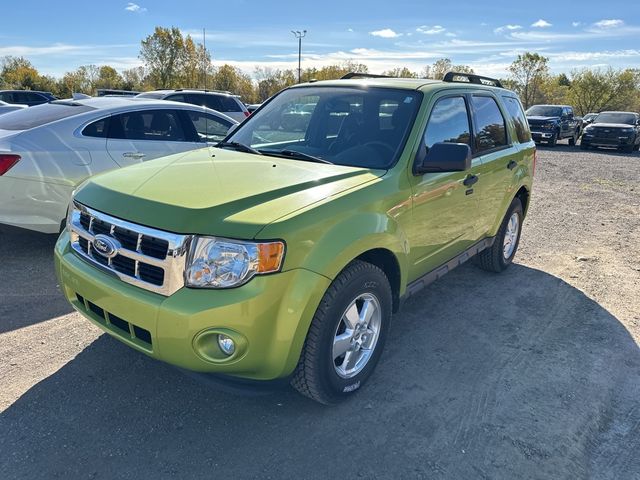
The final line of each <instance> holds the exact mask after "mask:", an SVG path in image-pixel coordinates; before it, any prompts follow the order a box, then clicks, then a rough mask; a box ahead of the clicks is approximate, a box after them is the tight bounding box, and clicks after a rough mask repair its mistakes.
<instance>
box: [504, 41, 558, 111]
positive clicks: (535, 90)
mask: <svg viewBox="0 0 640 480" xmlns="http://www.w3.org/2000/svg"><path fill="white" fill-rule="evenodd" d="M548 64H549V59H548V58H547V57H543V56H541V55H539V54H537V53H531V52H525V53H523V54H522V55H518V57H517V58H516V59H515V60H514V61H513V63H512V64H511V65H510V66H509V72H511V76H512V79H513V80H514V84H515V90H516V92H518V94H519V95H520V99H521V100H522V103H523V104H524V108H529V107H530V106H531V105H533V104H535V103H536V102H537V101H538V99H539V96H540V86H541V84H542V83H543V82H544V81H545V79H546V77H547V75H548V73H549V66H548Z"/></svg>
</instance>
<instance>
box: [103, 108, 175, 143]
mask: <svg viewBox="0 0 640 480" xmlns="http://www.w3.org/2000/svg"><path fill="white" fill-rule="evenodd" d="M109 123H110V125H109V138H121V139H126V140H160V141H165V142H166V141H170V142H184V141H185V135H184V132H183V130H182V126H181V124H180V117H179V116H178V112H177V111H175V110H144V111H138V112H127V113H122V114H120V115H115V116H113V117H112V118H111V121H110V122H109Z"/></svg>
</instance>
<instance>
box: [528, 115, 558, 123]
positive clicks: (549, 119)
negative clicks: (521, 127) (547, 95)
mask: <svg viewBox="0 0 640 480" xmlns="http://www.w3.org/2000/svg"><path fill="white" fill-rule="evenodd" d="M527 120H535V121H537V122H550V121H553V120H560V117H541V116H538V115H534V116H532V117H527Z"/></svg>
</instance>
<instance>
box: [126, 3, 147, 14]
mask: <svg viewBox="0 0 640 480" xmlns="http://www.w3.org/2000/svg"><path fill="white" fill-rule="evenodd" d="M124 9H125V10H127V11H128V12H135V13H143V12H146V11H147V9H146V8H144V7H141V6H140V5H138V4H137V3H131V2H129V3H127V6H126V7H124Z"/></svg>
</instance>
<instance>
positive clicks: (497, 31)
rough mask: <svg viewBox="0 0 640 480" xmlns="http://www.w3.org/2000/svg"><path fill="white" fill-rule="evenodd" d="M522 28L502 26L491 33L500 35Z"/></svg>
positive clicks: (519, 26)
mask: <svg viewBox="0 0 640 480" xmlns="http://www.w3.org/2000/svg"><path fill="white" fill-rule="evenodd" d="M521 28H522V25H503V26H502V27H498V28H496V29H495V30H494V31H493V33H496V34H500V33H503V32H506V31H510V32H512V31H514V30H520V29H521Z"/></svg>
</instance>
